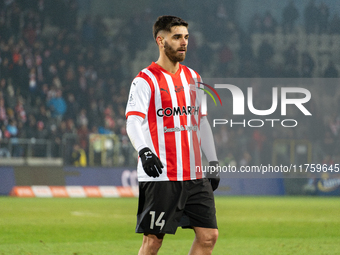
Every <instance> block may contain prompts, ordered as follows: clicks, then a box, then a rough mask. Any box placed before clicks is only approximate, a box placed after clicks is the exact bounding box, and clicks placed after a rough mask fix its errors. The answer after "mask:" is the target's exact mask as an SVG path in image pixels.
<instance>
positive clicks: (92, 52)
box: [0, 0, 340, 165]
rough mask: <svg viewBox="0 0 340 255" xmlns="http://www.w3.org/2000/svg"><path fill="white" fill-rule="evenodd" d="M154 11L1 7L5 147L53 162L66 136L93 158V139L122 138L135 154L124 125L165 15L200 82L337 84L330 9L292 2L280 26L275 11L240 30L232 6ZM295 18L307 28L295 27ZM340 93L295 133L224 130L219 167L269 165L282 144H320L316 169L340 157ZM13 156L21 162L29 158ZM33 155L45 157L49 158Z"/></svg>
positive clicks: (16, 3) (54, 4)
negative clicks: (177, 27)
mask: <svg viewBox="0 0 340 255" xmlns="http://www.w3.org/2000/svg"><path fill="white" fill-rule="evenodd" d="M152 2H153V4H152V5H150V6H152V7H150V8H146V9H142V10H140V11H139V12H138V13H135V14H134V15H131V18H127V19H123V18H115V17H103V16H100V15H98V16H94V15H90V14H88V15H86V16H82V17H80V16H79V14H78V5H77V1H76V0H65V1H51V0H50V1H48V0H30V1H25V0H1V1H0V126H1V133H0V137H1V140H2V141H1V144H2V145H1V147H3V148H5V147H6V139H10V138H28V139H30V138H36V139H50V140H52V141H53V148H52V157H59V156H60V148H61V142H62V139H63V136H65V134H72V135H74V136H76V137H77V142H78V144H79V145H80V147H81V148H82V149H83V150H85V151H86V152H87V153H88V149H89V134H91V133H98V134H116V135H117V136H118V137H119V139H120V142H121V145H122V146H123V147H124V146H125V147H127V146H130V145H129V141H128V139H127V136H126V131H125V117H124V111H125V106H126V100H127V96H128V90H129V87H130V82H131V80H132V78H133V77H134V76H135V75H136V72H138V71H139V70H140V69H141V68H143V67H144V66H145V65H148V64H150V62H151V61H155V60H156V59H155V53H156V56H157V51H156V48H155V46H154V42H153V40H152V33H151V27H152V24H153V22H154V20H155V18H156V17H157V16H158V14H160V13H170V14H171V13H176V15H179V16H181V17H184V18H185V19H187V20H188V21H189V22H190V25H191V24H192V25H191V26H192V29H191V30H190V32H191V35H190V43H189V51H188V55H187V59H186V60H185V64H186V65H188V66H190V67H192V68H193V69H195V70H197V71H198V72H199V73H201V74H202V76H203V77H232V78H238V77H242V78H252V77H263V78H267V77H272V78H298V77H304V78H312V77H314V78H315V77H327V78H337V77H338V75H339V74H338V72H339V70H338V67H337V65H336V64H337V63H336V59H334V57H335V56H336V55H335V54H338V53H339V52H338V51H339V49H338V48H339V43H340V39H339V38H340V18H339V15H338V14H335V15H334V16H333V17H330V14H329V13H330V12H329V10H328V6H327V5H325V4H320V5H315V3H314V2H313V1H310V2H309V4H307V2H306V7H305V11H304V13H299V12H298V10H297V9H296V7H295V5H294V3H293V1H291V2H289V3H288V2H287V6H286V7H285V8H284V9H283V10H282V22H278V21H277V18H276V17H273V16H272V14H271V12H270V10H269V11H267V12H266V13H265V15H264V16H261V15H260V14H256V15H255V16H254V17H251V19H250V21H249V27H248V29H242V28H241V26H240V25H239V24H238V21H237V18H236V17H235V12H236V11H235V8H236V1H216V2H215V1H214V2H208V1H200V4H195V5H193V6H194V7H193V8H191V9H190V10H189V9H187V8H182V9H181V11H178V8H177V7H178V6H177V5H176V4H174V3H172V2H169V1H168V2H162V1H161V2H159V1H152ZM175 2H176V3H177V2H178V3H177V4H180V1H175ZM189 2H190V1H189ZM299 16H300V17H303V19H304V22H303V26H300V25H297V23H296V20H297V19H298V17H299ZM186 17H188V18H186ZM202 17H204V18H203V19H202ZM280 20H281V17H280ZM212 24H214V25H212ZM221 31H222V32H221ZM334 51H337V52H334ZM312 90H313V88H312ZM315 90H316V88H315ZM337 93H339V91H337V89H336V86H335V87H334V86H333V87H331V86H329V89H325V90H324V91H321V93H317V94H318V96H319V97H320V98H319V100H316V102H319V103H320V104H321V105H312V106H311V107H314V108H315V109H316V108H318V109H320V107H322V109H329V110H330V111H329V113H327V114H325V112H318V111H317V110H315V112H314V113H315V115H316V118H318V120H319V122H318V123H306V124H305V125H304V126H303V128H304V129H303V128H302V130H300V131H298V132H295V133H294V132H291V131H289V132H282V133H280V132H276V133H274V132H266V131H265V130H263V131H261V130H258V129H256V130H254V129H249V130H248V129H242V128H238V129H228V128H220V129H218V133H216V138H218V139H216V140H217V147H218V151H219V152H220V155H219V158H221V159H222V160H223V159H224V158H225V162H226V163H228V162H230V161H234V162H235V163H236V164H238V165H239V164H250V163H251V162H254V160H255V161H261V162H271V154H270V153H269V152H270V151H271V149H272V147H271V146H272V142H273V139H276V138H295V139H303V138H306V139H310V140H311V141H312V142H313V144H318V145H317V147H318V148H319V149H318V150H317V152H315V155H314V156H316V157H315V158H316V160H324V159H325V158H327V157H328V158H329V157H333V160H335V159H336V158H339V155H340V154H339V153H340V151H339V150H337V149H336V148H340V146H339V139H338V138H339V129H340V118H339V106H340V105H339V102H340V100H339V94H337ZM313 95H314V94H313ZM269 96H271V94H270V93H269ZM324 99H328V100H326V101H324ZM264 100H266V99H264ZM332 103H335V107H334V105H333V106H332V105H331V104H332ZM314 113H313V114H314ZM275 130H276V129H275ZM304 131H307V132H304ZM300 136H301V137H300ZM71 147H72V146H71ZM11 154H12V155H11V156H16V157H21V156H25V151H24V150H15V151H13V152H11ZM35 155H37V156H44V150H42V151H40V152H39V151H36V152H35ZM125 157H129V152H127V153H125ZM129 162H130V160H128V159H125V160H124V162H123V163H122V164H129ZM132 162H133V164H135V163H134V161H132Z"/></svg>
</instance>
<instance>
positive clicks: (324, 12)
mask: <svg viewBox="0 0 340 255" xmlns="http://www.w3.org/2000/svg"><path fill="white" fill-rule="evenodd" d="M318 12H319V19H318V28H319V33H320V34H326V33H328V25H329V20H328V19H329V8H328V6H327V5H326V4H325V3H324V2H322V3H321V4H320V6H319V10H318Z"/></svg>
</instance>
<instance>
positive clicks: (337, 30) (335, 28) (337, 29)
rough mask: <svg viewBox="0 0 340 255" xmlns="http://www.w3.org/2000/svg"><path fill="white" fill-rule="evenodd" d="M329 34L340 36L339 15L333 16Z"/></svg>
mask: <svg viewBox="0 0 340 255" xmlns="http://www.w3.org/2000/svg"><path fill="white" fill-rule="evenodd" d="M329 32H330V33H331V34H340V16H339V14H337V13H336V14H334V15H333V18H332V20H331V21H330V24H329ZM333 43H335V42H333Z"/></svg>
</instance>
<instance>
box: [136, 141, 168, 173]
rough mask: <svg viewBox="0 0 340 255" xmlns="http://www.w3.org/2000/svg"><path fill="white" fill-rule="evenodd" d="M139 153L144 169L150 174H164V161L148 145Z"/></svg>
mask: <svg viewBox="0 0 340 255" xmlns="http://www.w3.org/2000/svg"><path fill="white" fill-rule="evenodd" d="M138 154H139V157H140V158H141V160H142V165H143V169H144V171H145V173H146V174H147V175H148V176H150V177H154V178H156V177H158V176H159V175H160V174H162V168H163V167H164V166H163V164H162V162H161V161H160V159H159V158H158V157H157V156H156V155H155V154H154V153H153V152H152V151H151V150H150V149H149V148H148V147H145V148H143V149H141V150H140V151H139V153H138Z"/></svg>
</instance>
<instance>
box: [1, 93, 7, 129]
mask: <svg viewBox="0 0 340 255" xmlns="http://www.w3.org/2000/svg"><path fill="white" fill-rule="evenodd" d="M7 120H8V118H7V111H6V106H5V99H4V98H3V97H2V96H1V97H0V125H3V124H4V125H7Z"/></svg>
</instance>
